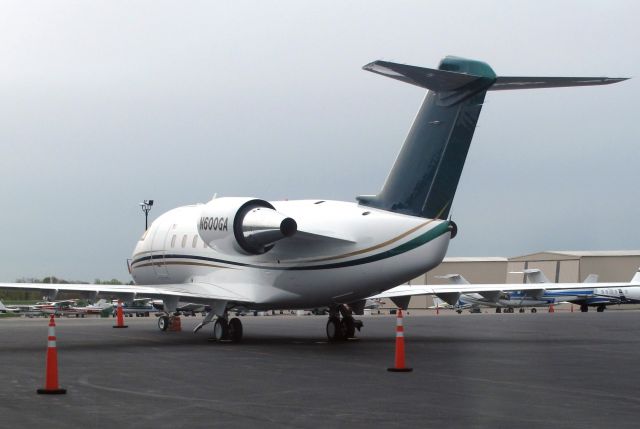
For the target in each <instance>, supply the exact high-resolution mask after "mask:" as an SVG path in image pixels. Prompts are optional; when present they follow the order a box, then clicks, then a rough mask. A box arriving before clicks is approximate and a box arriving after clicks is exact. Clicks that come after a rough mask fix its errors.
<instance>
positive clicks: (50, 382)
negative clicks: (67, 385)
mask: <svg viewBox="0 0 640 429" xmlns="http://www.w3.org/2000/svg"><path fill="white" fill-rule="evenodd" d="M37 392H38V393H40V394H47V395H61V394H64V393H67V389H61V388H60V386H58V349H57V348H56V321H55V319H54V317H53V314H52V315H51V317H50V318H49V339H48V341H47V373H46V381H45V385H44V389H38V390H37Z"/></svg>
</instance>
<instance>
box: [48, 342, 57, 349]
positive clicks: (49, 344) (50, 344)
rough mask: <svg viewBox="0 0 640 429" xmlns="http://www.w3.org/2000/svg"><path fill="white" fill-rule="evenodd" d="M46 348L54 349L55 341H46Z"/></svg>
mask: <svg viewBox="0 0 640 429" xmlns="http://www.w3.org/2000/svg"><path fill="white" fill-rule="evenodd" d="M47 347H49V348H55V347H56V342H55V341H47Z"/></svg>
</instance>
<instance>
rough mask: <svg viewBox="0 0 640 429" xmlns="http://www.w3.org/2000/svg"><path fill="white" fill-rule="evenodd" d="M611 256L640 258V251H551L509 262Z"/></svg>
mask: <svg viewBox="0 0 640 429" xmlns="http://www.w3.org/2000/svg"><path fill="white" fill-rule="evenodd" d="M611 256H614V257H615V256H640V250H549V251H546V252H538V253H531V254H529V255H522V256H515V257H513V258H509V261H533V260H548V261H561V260H567V259H580V258H583V257H611Z"/></svg>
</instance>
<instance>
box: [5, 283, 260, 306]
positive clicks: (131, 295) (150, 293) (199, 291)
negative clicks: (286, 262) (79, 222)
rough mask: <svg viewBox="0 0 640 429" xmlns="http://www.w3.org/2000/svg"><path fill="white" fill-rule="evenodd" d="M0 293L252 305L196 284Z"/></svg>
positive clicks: (38, 286) (47, 287) (34, 286)
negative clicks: (36, 292)
mask: <svg viewBox="0 0 640 429" xmlns="http://www.w3.org/2000/svg"><path fill="white" fill-rule="evenodd" d="M0 290H22V291H41V292H42V293H43V294H45V295H48V296H51V295H54V296H55V295H56V294H58V293H59V292H68V293H72V294H77V295H89V296H93V297H113V296H117V297H122V298H125V299H135V298H163V297H177V298H178V299H183V298H184V299H185V300H189V301H193V302H211V301H230V302H240V303H243V302H252V299H251V298H250V297H248V296H244V295H242V294H239V293H237V292H235V291H232V290H231V289H230V288H225V287H222V286H218V285H214V284H211V283H204V282H194V283H185V284H166V285H148V286H137V285H133V286H132V285H93V284H55V283H54V284H51V283H0Z"/></svg>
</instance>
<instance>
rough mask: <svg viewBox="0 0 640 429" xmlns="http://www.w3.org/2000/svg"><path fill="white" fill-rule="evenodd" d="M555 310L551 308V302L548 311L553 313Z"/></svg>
mask: <svg viewBox="0 0 640 429" xmlns="http://www.w3.org/2000/svg"><path fill="white" fill-rule="evenodd" d="M555 312H556V310H554V308H553V304H551V305H550V306H549V313H555Z"/></svg>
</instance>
